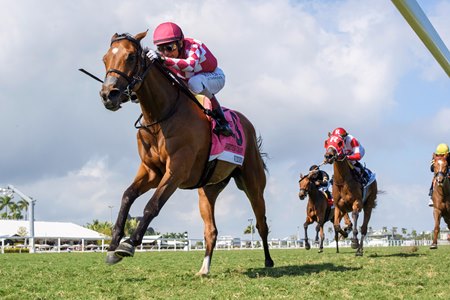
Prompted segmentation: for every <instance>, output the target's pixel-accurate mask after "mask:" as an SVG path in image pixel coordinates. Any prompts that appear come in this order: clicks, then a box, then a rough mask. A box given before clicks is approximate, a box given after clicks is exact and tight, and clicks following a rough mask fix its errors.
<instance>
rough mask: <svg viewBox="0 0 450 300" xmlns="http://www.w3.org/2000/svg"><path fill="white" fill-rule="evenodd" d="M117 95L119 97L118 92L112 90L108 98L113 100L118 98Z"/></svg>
mask: <svg viewBox="0 0 450 300" xmlns="http://www.w3.org/2000/svg"><path fill="white" fill-rule="evenodd" d="M119 95H120V91H119V90H118V89H113V90H111V91H109V95H108V98H109V99H114V98H116V97H118V96H119Z"/></svg>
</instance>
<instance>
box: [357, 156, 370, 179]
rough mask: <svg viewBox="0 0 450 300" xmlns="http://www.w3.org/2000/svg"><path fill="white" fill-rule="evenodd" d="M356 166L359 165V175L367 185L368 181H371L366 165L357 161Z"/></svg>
mask: <svg viewBox="0 0 450 300" xmlns="http://www.w3.org/2000/svg"><path fill="white" fill-rule="evenodd" d="M355 167H357V168H358V169H359V175H360V176H361V183H362V184H363V185H366V184H367V182H368V181H369V178H368V176H367V172H366V169H365V168H364V166H363V165H362V164H361V163H360V162H359V161H357V162H356V163H355Z"/></svg>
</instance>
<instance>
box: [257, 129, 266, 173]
mask: <svg viewBox="0 0 450 300" xmlns="http://www.w3.org/2000/svg"><path fill="white" fill-rule="evenodd" d="M262 143H263V139H262V137H261V135H259V136H258V137H257V138H256V144H257V145H258V152H259V156H261V160H262V163H263V167H264V170H265V171H266V172H269V169H268V168H267V165H266V160H267V159H269V155H268V154H267V153H266V152H263V151H262Z"/></svg>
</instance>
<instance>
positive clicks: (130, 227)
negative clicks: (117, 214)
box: [125, 218, 139, 236]
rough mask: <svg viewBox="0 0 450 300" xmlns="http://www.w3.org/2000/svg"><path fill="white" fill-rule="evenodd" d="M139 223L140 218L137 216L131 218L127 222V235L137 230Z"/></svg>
mask: <svg viewBox="0 0 450 300" xmlns="http://www.w3.org/2000/svg"><path fill="white" fill-rule="evenodd" d="M138 224H139V220H138V219H137V218H129V219H127V221H126V222H125V236H130V235H132V234H133V232H134V231H135V230H136V228H137V226H138Z"/></svg>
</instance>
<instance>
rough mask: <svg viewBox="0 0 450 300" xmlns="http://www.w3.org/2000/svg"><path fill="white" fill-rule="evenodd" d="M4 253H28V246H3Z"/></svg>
mask: <svg viewBox="0 0 450 300" xmlns="http://www.w3.org/2000/svg"><path fill="white" fill-rule="evenodd" d="M4 252H5V253H29V252H30V250H29V249H28V248H15V247H14V248H5V251H4Z"/></svg>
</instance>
